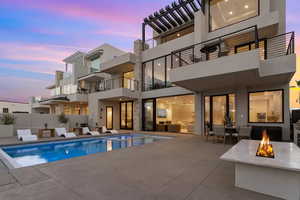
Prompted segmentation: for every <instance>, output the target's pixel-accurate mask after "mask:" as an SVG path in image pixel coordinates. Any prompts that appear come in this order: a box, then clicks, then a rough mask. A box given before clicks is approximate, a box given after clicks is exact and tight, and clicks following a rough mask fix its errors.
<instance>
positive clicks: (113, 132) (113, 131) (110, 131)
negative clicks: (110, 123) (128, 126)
mask: <svg viewBox="0 0 300 200" xmlns="http://www.w3.org/2000/svg"><path fill="white" fill-rule="evenodd" d="M102 132H103V133H111V134H118V133H119V132H118V131H117V130H107V128H106V127H105V126H103V127H102Z"/></svg>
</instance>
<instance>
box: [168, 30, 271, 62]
mask: <svg viewBox="0 0 300 200" xmlns="http://www.w3.org/2000/svg"><path fill="white" fill-rule="evenodd" d="M244 45H245V46H246V48H244ZM260 46H262V43H261V41H260V40H259V37H258V29H257V26H251V27H248V28H245V29H241V30H238V31H235V32H232V33H229V34H226V35H223V36H220V37H216V38H213V39H210V40H207V41H204V42H201V43H198V44H195V45H191V46H189V47H185V48H182V49H179V50H176V51H173V52H172V53H171V57H172V58H171V60H172V68H177V67H184V66H187V65H191V64H194V63H198V62H203V61H208V60H213V59H216V58H220V57H224V56H230V55H233V54H236V53H238V52H244V51H249V50H252V49H257V48H259V49H260V54H261V56H263V57H264V56H265V55H264V49H263V48H260ZM247 47H249V49H248V50H247Z"/></svg>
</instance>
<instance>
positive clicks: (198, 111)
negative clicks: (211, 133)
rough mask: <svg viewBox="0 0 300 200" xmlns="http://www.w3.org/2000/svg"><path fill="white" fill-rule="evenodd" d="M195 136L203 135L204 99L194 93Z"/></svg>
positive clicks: (199, 94) (200, 94) (201, 95)
mask: <svg viewBox="0 0 300 200" xmlns="http://www.w3.org/2000/svg"><path fill="white" fill-rule="evenodd" d="M195 134H197V135H204V97H203V93H195Z"/></svg>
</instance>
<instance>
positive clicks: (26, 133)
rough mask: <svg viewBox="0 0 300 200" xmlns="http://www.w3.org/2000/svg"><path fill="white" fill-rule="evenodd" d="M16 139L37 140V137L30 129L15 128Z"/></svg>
mask: <svg viewBox="0 0 300 200" xmlns="http://www.w3.org/2000/svg"><path fill="white" fill-rule="evenodd" d="M17 137H18V140H21V141H23V142H30V141H37V140H38V137H37V136H36V135H33V134H32V133H31V130H30V129H23V130H17Z"/></svg>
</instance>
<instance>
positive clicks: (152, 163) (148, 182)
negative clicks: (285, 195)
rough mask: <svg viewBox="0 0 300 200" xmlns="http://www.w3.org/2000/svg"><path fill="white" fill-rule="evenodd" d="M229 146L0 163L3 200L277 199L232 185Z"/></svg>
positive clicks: (178, 145) (165, 146)
mask: <svg viewBox="0 0 300 200" xmlns="http://www.w3.org/2000/svg"><path fill="white" fill-rule="evenodd" d="M229 148H230V146H229V145H226V146H224V145H223V144H212V143H211V142H206V141H205V140H204V139H203V138H202V137H200V136H193V135H184V136H183V135H179V136H178V137H176V138H175V139H172V140H167V141H160V142H156V143H152V144H146V145H144V146H138V147H131V148H127V149H121V150H116V151H112V152H108V153H100V154H94V155H90V156H85V157H78V158H73V159H69V160H63V161H58V162H53V163H48V164H44V165H39V166H35V167H29V168H20V169H14V170H10V171H9V170H7V169H6V168H5V167H4V166H3V165H2V164H1V162H0V177H1V178H0V199H1V200H2V199H3V200H19V199H20V200H46V199H49V200H50V199H51V200H52V199H67V200H94V199H101V200H117V199H124V200H126V199H128V200H135V199H141V200H160V199H162V200H168V199H170V200H177V199H178V200H217V199H220V200H240V199H243V200H275V199H276V198H274V197H269V196H265V195H261V194H258V193H255V192H250V191H246V190H242V189H238V188H235V187H234V166H233V164H231V163H228V162H225V161H221V160H220V159H219V157H220V156H221V155H222V154H223V153H224V152H225V151H226V150H228V149H229Z"/></svg>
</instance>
